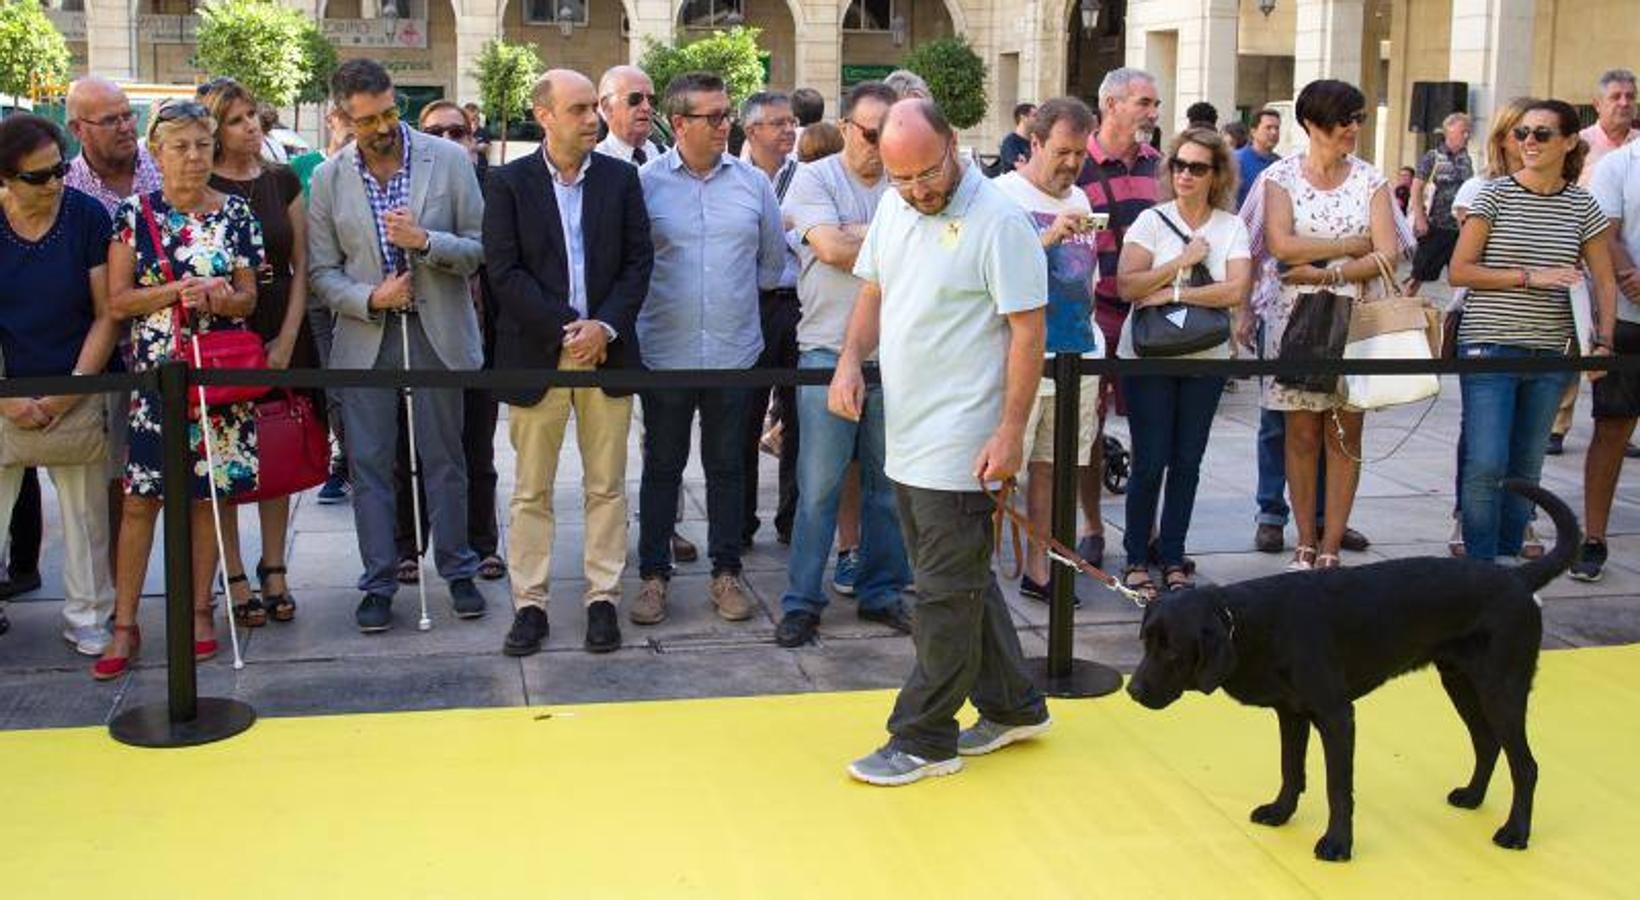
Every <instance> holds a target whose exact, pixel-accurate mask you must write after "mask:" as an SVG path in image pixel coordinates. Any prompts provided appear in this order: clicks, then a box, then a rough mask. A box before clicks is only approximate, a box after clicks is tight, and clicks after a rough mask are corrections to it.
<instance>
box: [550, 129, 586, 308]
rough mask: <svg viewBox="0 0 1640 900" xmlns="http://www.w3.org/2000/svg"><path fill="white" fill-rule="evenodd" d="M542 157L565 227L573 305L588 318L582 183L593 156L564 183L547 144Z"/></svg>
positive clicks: (570, 296) (582, 162)
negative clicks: (582, 223) (572, 178)
mask: <svg viewBox="0 0 1640 900" xmlns="http://www.w3.org/2000/svg"><path fill="white" fill-rule="evenodd" d="M541 158H542V159H544V160H546V162H547V171H548V172H550V173H551V174H552V193H553V197H554V198H555V199H556V200H557V201H558V222H559V224H560V225H562V226H563V228H564V251H565V253H564V255H565V256H568V257H569V305H570V306H573V307H575V311H576V312H578V313H580V314H581V318H583V319H584V318H586V317H587V253H586V243H585V241H584V240H583V238H582V231H581V197H582V196H583V194H585V191H584V190H582V186H583V185H584V184H585V182H586V180H587V166H588V164H589V163H590V162H591V158H590V157H589V158H587V159H584V160H582V161H581V168H580V170H579V171H577V172H576V173H575V180H574V181H572V182H570V183H569V184H565V183H564V179H563V174H562V173H561V172H559V171H558V167H557V166H555V165H553V162H552V157H551V156H549V155H548V154H547V148H546V145H545V144H543V145H542V146H541Z"/></svg>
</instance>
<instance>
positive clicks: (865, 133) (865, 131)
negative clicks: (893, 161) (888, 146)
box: [843, 119, 883, 147]
mask: <svg viewBox="0 0 1640 900" xmlns="http://www.w3.org/2000/svg"><path fill="white" fill-rule="evenodd" d="M843 121H845V122H847V123H849V124H850V125H853V126H854V130H855V131H858V132H860V137H863V138H865V139H866V143H868V144H870V145H871V146H873V147H875V146H877V139H878V138H880V137H882V136H883V132H882V129H881V128H867V127H865V126H864V125H861V124H860V123H859V122H856V121H854V120H853V119H844V120H843Z"/></svg>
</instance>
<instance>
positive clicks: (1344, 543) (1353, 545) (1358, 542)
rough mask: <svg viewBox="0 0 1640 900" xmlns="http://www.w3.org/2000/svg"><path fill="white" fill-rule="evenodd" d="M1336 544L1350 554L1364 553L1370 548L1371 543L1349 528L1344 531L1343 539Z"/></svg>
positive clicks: (1365, 537)
mask: <svg viewBox="0 0 1640 900" xmlns="http://www.w3.org/2000/svg"><path fill="white" fill-rule="evenodd" d="M1338 543H1339V546H1341V547H1343V548H1344V549H1345V550H1348V551H1350V552H1351V553H1365V552H1366V550H1367V548H1368V547H1371V546H1372V541H1369V540H1367V536H1366V535H1364V534H1362V533H1361V532H1359V531H1356V530H1355V529H1354V528H1349V527H1346V528H1345V529H1344V537H1343V539H1341V540H1340V541H1339V542H1338Z"/></svg>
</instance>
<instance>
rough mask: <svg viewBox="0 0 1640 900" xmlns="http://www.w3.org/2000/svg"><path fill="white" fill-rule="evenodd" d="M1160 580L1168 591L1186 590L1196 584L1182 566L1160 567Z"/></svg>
mask: <svg viewBox="0 0 1640 900" xmlns="http://www.w3.org/2000/svg"><path fill="white" fill-rule="evenodd" d="M1162 581H1163V582H1164V583H1165V584H1166V585H1167V591H1168V593H1170V594H1171V593H1173V592H1174V591H1188V590H1190V589H1191V588H1194V587H1195V586H1196V581H1195V579H1193V578H1191V577H1190V572H1189V570H1187V569H1186V568H1185V567H1184V566H1167V567H1166V568H1164V569H1162Z"/></svg>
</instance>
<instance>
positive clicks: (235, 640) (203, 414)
mask: <svg viewBox="0 0 1640 900" xmlns="http://www.w3.org/2000/svg"><path fill="white" fill-rule="evenodd" d="M188 342H189V343H190V344H192V345H193V348H194V371H196V372H198V371H200V370H202V369H203V368H204V364H203V363H202V362H201V361H200V356H199V334H198V333H197V332H193V331H192V330H190V334H189V340H188ZM199 429H200V433H201V435H202V436H203V437H204V439H205V481H206V483H207V484H209V485H210V491H211V522H212V524H213V525H215V526H216V528H215V531H216V571H217V574H218V575H220V576H222V590H223V593H225V594H228V604H229V606H232V605H233V596H232V594H231V593H229V589H228V550H227V546H226V545H225V544H224V543H223V542H222V504H221V502H220V501H219V500H218V498H217V494H216V451H214V450H212V449H211V410H210V407H209V406H207V405H206V404H205V385H203V384H202V385H200V386H199ZM171 489H172V490H177V489H178V488H177V486H175V485H173V486H172V487H171ZM213 618H214V614H213ZM227 622H228V643H229V644H230V645H231V646H232V647H233V667H234V669H235V670H238V669H243V668H245V659H244V657H242V656H240V655H239V629H237V628H235V627H234V623H233V613H232V611H231V610H230V611H229V614H228V619H227Z"/></svg>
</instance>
